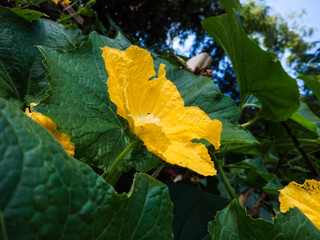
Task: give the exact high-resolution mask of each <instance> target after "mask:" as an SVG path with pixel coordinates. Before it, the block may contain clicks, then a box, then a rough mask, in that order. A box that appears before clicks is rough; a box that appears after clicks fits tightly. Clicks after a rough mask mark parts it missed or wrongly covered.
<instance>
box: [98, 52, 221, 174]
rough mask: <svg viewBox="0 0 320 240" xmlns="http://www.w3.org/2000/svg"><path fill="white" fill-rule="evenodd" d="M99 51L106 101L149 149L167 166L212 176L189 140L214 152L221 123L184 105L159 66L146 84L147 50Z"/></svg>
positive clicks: (150, 67) (204, 154) (202, 151)
mask: <svg viewBox="0 0 320 240" xmlns="http://www.w3.org/2000/svg"><path fill="white" fill-rule="evenodd" d="M102 51H103V54H102V57H103V59H104V61H105V65H106V69H107V72H108V75H109V78H108V81H107V84H108V92H109V96H110V99H111V101H112V102H113V103H115V104H116V106H117V114H119V115H120V116H121V117H123V118H125V119H126V120H128V122H129V125H130V128H131V130H132V131H133V133H134V134H136V135H137V136H138V137H139V138H140V139H141V140H142V141H143V142H144V145H145V146H146V147H147V148H148V150H149V151H150V152H153V153H154V154H156V155H158V156H159V157H161V158H162V159H163V160H165V161H166V162H168V163H171V164H176V165H179V166H182V167H186V168H189V169H191V170H193V171H195V172H197V173H199V174H202V175H204V176H207V175H215V174H216V170H215V168H214V163H213V162H212V161H211V158H210V156H209V154H208V150H207V148H206V147H205V146H204V145H203V144H201V143H195V142H191V140H193V139H201V138H204V139H206V140H207V141H209V142H210V143H211V144H212V145H213V146H214V147H215V148H216V149H218V148H219V146H220V134H221V131H222V124H221V122H220V121H218V120H211V119H210V118H209V117H208V116H207V115H206V113H205V112H203V111H202V110H201V109H200V108H198V107H185V106H184V101H183V99H182V98H181V96H180V93H179V92H178V90H177V88H176V87H175V85H174V84H173V83H172V82H171V81H169V80H168V79H167V78H166V77H165V75H166V72H165V69H164V67H165V65H164V64H161V65H160V68H159V74H158V77H157V78H154V79H152V80H149V79H150V78H151V77H153V76H154V75H155V71H154V64H153V59H152V57H151V55H150V53H149V52H148V51H146V50H143V49H140V48H138V47H136V46H131V47H129V48H128V49H127V50H125V51H120V50H118V49H113V48H109V47H104V48H103V49H102Z"/></svg>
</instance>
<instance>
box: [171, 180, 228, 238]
mask: <svg viewBox="0 0 320 240" xmlns="http://www.w3.org/2000/svg"><path fill="white" fill-rule="evenodd" d="M168 187H169V192H170V199H171V201H172V202H173V215H174V218H173V223H172V226H173V232H174V239H176V240H195V239H199V240H200V239H203V240H204V239H210V238H209V233H208V230H207V225H208V222H209V221H210V220H212V219H213V218H214V216H215V215H216V212H217V211H218V210H221V209H223V208H224V207H226V206H227V205H228V203H229V202H230V201H229V200H228V199H225V198H222V197H219V196H216V195H213V194H210V193H207V192H205V191H203V190H201V189H199V188H196V187H193V186H190V185H187V184H183V183H170V184H168Z"/></svg>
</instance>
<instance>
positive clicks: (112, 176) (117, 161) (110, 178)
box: [101, 138, 139, 183]
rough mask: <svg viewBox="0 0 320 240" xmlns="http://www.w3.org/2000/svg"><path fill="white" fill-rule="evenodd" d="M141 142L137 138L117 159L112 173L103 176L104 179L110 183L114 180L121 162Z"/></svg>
mask: <svg viewBox="0 0 320 240" xmlns="http://www.w3.org/2000/svg"><path fill="white" fill-rule="evenodd" d="M138 142H139V138H135V139H134V140H133V141H132V142H131V143H130V144H129V145H128V146H127V147H126V148H125V149H124V150H123V151H122V152H121V153H120V154H119V156H118V157H117V158H116V160H115V161H114V163H113V164H112V166H111V168H110V171H109V172H105V173H103V174H102V175H101V176H102V177H103V179H104V180H105V181H106V182H108V183H110V181H111V180H112V178H114V175H115V173H116V172H117V168H118V165H119V163H120V162H121V160H122V159H123V158H124V157H125V156H126V155H127V154H128V152H130V150H131V149H132V148H133V147H134V146H135V145H136V144H137V143H138Z"/></svg>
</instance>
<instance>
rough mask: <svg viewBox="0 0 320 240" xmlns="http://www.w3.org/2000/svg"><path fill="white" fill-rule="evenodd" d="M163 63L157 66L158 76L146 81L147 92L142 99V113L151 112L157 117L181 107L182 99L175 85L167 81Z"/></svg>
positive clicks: (162, 116)
mask: <svg viewBox="0 0 320 240" xmlns="http://www.w3.org/2000/svg"><path fill="white" fill-rule="evenodd" d="M164 67H165V65H164V64H161V65H160V68H159V77H158V78H155V79H153V80H151V81H149V82H148V94H146V97H145V99H144V101H143V110H142V112H143V114H145V115H147V114H152V115H153V116H154V117H157V118H159V119H162V118H164V117H165V116H166V115H167V114H169V113H170V112H173V111H175V109H178V108H183V107H184V101H183V99H182V98H181V96H180V93H179V91H178V89H177V88H176V86H175V85H174V84H173V83H172V82H171V81H169V80H168V79H167V78H166V76H165V74H166V72H165V70H164Z"/></svg>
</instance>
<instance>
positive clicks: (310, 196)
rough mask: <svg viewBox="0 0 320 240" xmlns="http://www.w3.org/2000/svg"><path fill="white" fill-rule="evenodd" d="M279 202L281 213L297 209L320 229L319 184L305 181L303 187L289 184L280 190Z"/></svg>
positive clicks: (314, 181)
mask: <svg viewBox="0 0 320 240" xmlns="http://www.w3.org/2000/svg"><path fill="white" fill-rule="evenodd" d="M279 201H280V211H281V212H286V211H288V210H289V208H293V207H297V208H299V209H300V211H301V212H303V213H304V215H306V216H307V217H308V218H309V219H310V221H311V222H312V223H313V224H314V225H315V226H316V227H317V228H319V229H320V182H318V181H316V180H306V181H305V182H304V184H303V185H300V184H297V183H296V182H291V183H289V185H288V186H286V187H285V188H284V189H282V190H280V195H279Z"/></svg>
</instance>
